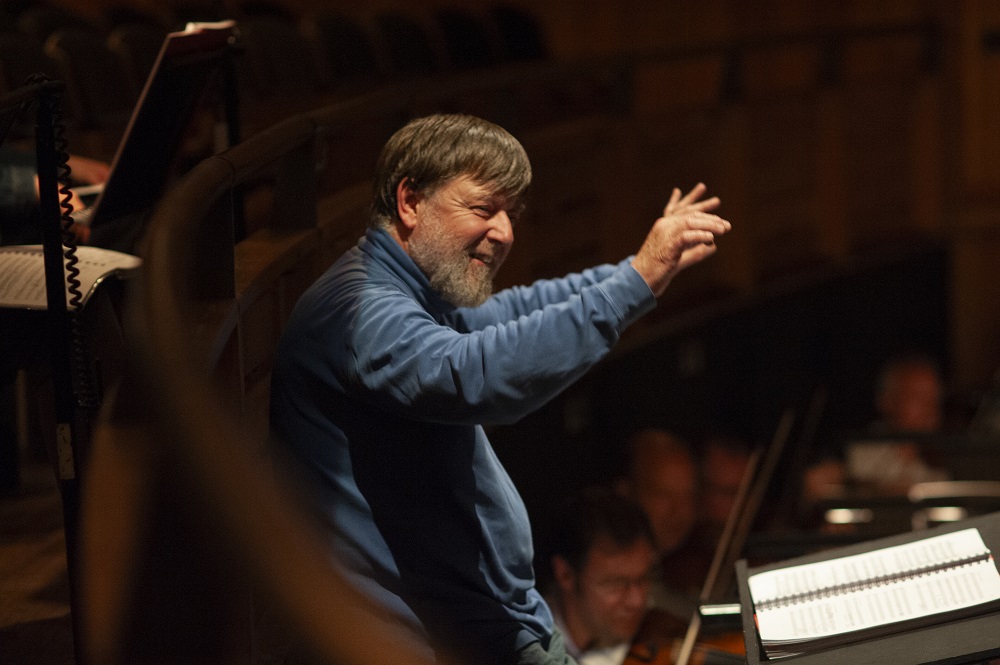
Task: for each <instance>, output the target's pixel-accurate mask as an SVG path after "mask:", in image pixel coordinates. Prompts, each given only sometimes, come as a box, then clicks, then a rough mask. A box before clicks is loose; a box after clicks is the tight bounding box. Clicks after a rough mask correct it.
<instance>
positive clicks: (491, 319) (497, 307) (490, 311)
mask: <svg viewBox="0 0 1000 665" xmlns="http://www.w3.org/2000/svg"><path fill="white" fill-rule="evenodd" d="M631 262H632V258H631V257H629V258H628V259H625V260H624V261H622V262H621V263H619V264H618V265H611V264H605V265H600V266H597V267H595V268H590V269H588V270H584V271H582V272H579V273H572V274H569V275H567V276H565V277H561V278H558V279H542V280H538V281H536V282H534V283H533V284H531V285H530V286H515V287H512V288H509V289H504V290H503V291H500V292H499V293H497V294H495V295H494V296H492V297H491V298H490V299H489V300H487V301H486V302H485V303H483V304H482V305H480V306H479V307H474V308H469V307H463V308H459V309H456V310H455V311H454V312H452V313H451V314H449V316H448V317H447V321H448V323H449V324H450V325H451V326H452V327H454V328H455V329H456V330H460V331H463V332H464V331H471V330H482V329H483V328H485V327H487V326H491V325H496V324H498V323H504V322H507V321H512V320H514V319H516V318H518V317H519V316H524V315H527V314H530V313H531V312H533V311H535V310H537V309H541V308H542V307H545V306H547V305H552V304H555V303H561V302H566V300H567V299H568V298H569V297H570V296H573V295H576V294H578V293H580V290H581V289H583V288H586V287H589V286H593V285H595V284H598V283H600V282H602V281H603V280H605V279H607V278H609V277H610V276H611V275H613V274H614V273H615V272H616V271H618V270H621V269H622V268H624V267H625V266H626V265H628V266H631Z"/></svg>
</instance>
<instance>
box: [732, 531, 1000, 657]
mask: <svg viewBox="0 0 1000 665" xmlns="http://www.w3.org/2000/svg"><path fill="white" fill-rule="evenodd" d="M749 585H750V593H751V596H752V597H753V599H754V608H755V612H756V621H757V628H758V632H759V634H760V637H761V642H762V644H763V645H764V647H765V650H767V651H768V654H769V655H771V656H775V655H789V654H790V653H794V652H796V648H795V647H793V646H792V645H797V644H798V645H800V646H801V643H803V642H805V643H809V642H814V644H813V646H814V647H816V646H821V645H823V644H824V641H823V640H824V638H830V637H832V636H838V635H842V634H845V633H851V632H854V631H860V630H868V629H873V628H878V627H881V626H889V625H890V624H894V623H899V622H907V621H911V620H914V619H921V618H925V617H933V616H935V615H942V617H941V618H942V619H946V618H947V616H944V615H947V614H948V613H951V612H957V611H960V610H963V609H966V608H972V607H975V606H977V605H981V604H984V603H989V602H992V601H997V600H1000V572H998V571H997V568H996V564H995V563H994V561H993V557H992V555H991V553H990V551H989V549H988V548H987V547H986V545H985V543H984V542H983V539H982V536H981V535H980V533H979V531H978V530H977V529H964V530H961V531H956V532H954V533H948V534H943V535H940V536H934V537H932V538H927V539H923V540H918V541H915V542H910V543H906V544H903V545H897V546H894V547H887V548H883V549H878V550H874V551H871V552H866V553H863V554H858V555H853V556H847V557H842V558H838V559H831V560H828V561H822V562H817V563H811V564H805V565H801V566H791V567H789V568H783V569H778V570H771V571H765V572H762V573H758V574H755V575H752V576H751V577H750V579H749ZM885 630H886V631H888V630H891V628H886V629H885Z"/></svg>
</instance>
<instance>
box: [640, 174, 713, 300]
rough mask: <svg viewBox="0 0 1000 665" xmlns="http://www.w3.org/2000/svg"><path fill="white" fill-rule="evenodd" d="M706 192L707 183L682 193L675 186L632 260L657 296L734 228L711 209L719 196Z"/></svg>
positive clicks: (708, 252) (707, 254)
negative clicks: (705, 196)
mask: <svg viewBox="0 0 1000 665" xmlns="http://www.w3.org/2000/svg"><path fill="white" fill-rule="evenodd" d="M705 191H706V188H705V185H704V184H702V183H698V184H697V185H695V186H694V188H692V189H691V191H690V192H688V193H687V194H685V195H683V196H682V195H681V190H679V189H677V188H676V187H675V188H674V190H673V192H672V193H671V195H670V200H669V201H668V202H667V205H666V207H665V208H664V209H663V216H662V217H660V218H659V219H657V220H656V221H655V222H654V223H653V227H652V229H650V231H649V235H647V236H646V240H645V242H643V244H642V247H640V248H639V251H638V252H637V253H636V255H635V258H634V259H633V260H632V266H633V267H634V268H635V269H636V271H637V272H638V273H639V274H640V275H641V276H642V278H643V279H644V280H646V283H647V284H648V285H649V288H650V289H652V291H653V294H654V295H656V296H657V297H659V296H660V295H661V294H662V293H663V291H664V290H665V289H666V288H667V285H668V284H669V283H670V280H671V279H673V276H674V275H676V274H677V273H678V272H680V271H681V270H683V269H684V268H687V267H688V266H692V265H694V264H695V263H698V262H699V261H702V260H704V259H705V258H707V257H709V256H711V255H712V254H714V253H715V249H716V247H715V240H716V238H717V237H719V236H721V235H723V234H725V233H727V232H728V231H729V230H730V228H732V225H731V224H730V223H729V222H727V221H726V220H724V219H722V218H721V217H719V216H718V215H714V214H712V213H711V212H710V211H712V210H715V209H716V208H718V207H719V199H718V197H715V196H713V197H711V198H707V199H702V198H701V197H702V196H704V194H705Z"/></svg>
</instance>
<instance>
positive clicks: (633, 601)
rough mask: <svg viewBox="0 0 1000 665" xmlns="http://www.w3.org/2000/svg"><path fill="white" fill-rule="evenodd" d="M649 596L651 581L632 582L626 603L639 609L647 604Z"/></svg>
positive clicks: (626, 596)
mask: <svg viewBox="0 0 1000 665" xmlns="http://www.w3.org/2000/svg"><path fill="white" fill-rule="evenodd" d="M648 598H649V581H648V580H642V581H638V580H636V581H635V582H633V583H631V584H629V585H628V589H627V590H626V594H625V604H626V606H628V607H630V608H633V609H637V608H643V607H645V606H646V601H647V599H648Z"/></svg>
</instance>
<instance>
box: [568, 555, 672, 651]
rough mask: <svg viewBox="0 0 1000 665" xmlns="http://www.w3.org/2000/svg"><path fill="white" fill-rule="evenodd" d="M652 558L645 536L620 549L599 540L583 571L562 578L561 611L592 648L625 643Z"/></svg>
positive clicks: (640, 611)
mask: <svg viewBox="0 0 1000 665" xmlns="http://www.w3.org/2000/svg"><path fill="white" fill-rule="evenodd" d="M655 560H656V553H655V551H654V550H653V546H652V545H651V544H650V543H648V542H647V541H646V540H644V539H640V540H637V541H636V542H635V543H633V544H632V545H629V546H627V547H625V548H624V549H623V548H620V547H617V546H616V545H614V544H613V543H612V542H610V541H609V540H607V539H600V540H598V541H597V542H596V543H595V545H594V547H592V548H591V550H590V556H589V557H588V558H587V560H586V562H585V563H584V565H583V567H582V569H581V570H579V571H576V573H575V575H574V576H573V577H572V579H570V580H565V581H564V582H561V590H562V593H563V607H564V609H565V612H566V613H567V615H568V614H570V613H572V614H573V615H575V616H576V617H577V619H578V621H579V623H580V624H582V625H583V626H584V627H585V629H586V630H587V632H588V633H589V635H590V638H591V639H592V640H594V646H595V647H603V646H612V645H615V644H621V643H622V642H627V641H630V640H631V639H632V638H633V636H635V634H636V633H637V632H638V630H639V627H640V625H641V624H642V620H643V617H644V616H645V613H646V606H647V602H648V600H649V588H650V584H651V580H652V575H653V566H654V563H655ZM581 646H584V645H581Z"/></svg>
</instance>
